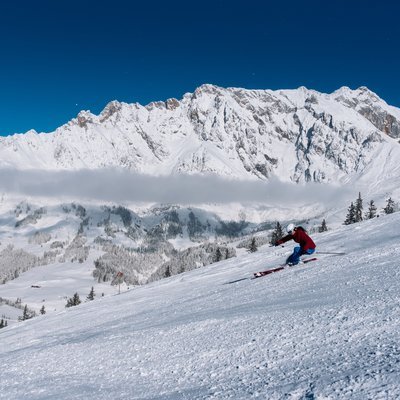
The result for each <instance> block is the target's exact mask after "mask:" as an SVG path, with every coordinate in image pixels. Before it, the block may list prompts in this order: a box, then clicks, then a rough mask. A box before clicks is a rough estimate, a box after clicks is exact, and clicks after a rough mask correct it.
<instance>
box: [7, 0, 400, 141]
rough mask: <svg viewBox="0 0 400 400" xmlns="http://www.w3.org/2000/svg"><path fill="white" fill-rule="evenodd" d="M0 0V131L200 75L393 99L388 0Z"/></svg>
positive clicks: (396, 58)
mask: <svg viewBox="0 0 400 400" xmlns="http://www.w3.org/2000/svg"><path fill="white" fill-rule="evenodd" d="M4 3H5V2H2V4H1V5H0V50H1V52H0V56H1V59H0V135H8V134H12V133H17V132H26V131H27V130H29V129H35V130H37V131H39V132H50V131H53V130H54V129H56V128H57V127H58V126H60V125H62V124H64V123H66V122H67V121H68V120H70V119H71V118H73V117H75V116H76V114H77V113H78V112H79V111H80V110H82V109H83V110H91V111H92V112H93V113H95V114H98V113H99V112H100V111H101V110H102V109H103V108H104V106H105V105H106V104H107V103H108V102H109V101H111V100H119V101H125V102H130V103H131V102H139V103H141V104H147V103H149V102H150V101H156V100H165V99H167V98H170V97H176V98H178V99H179V98H181V97H182V95H183V94H184V93H186V92H192V91H193V90H194V89H195V88H196V87H198V86H199V85H201V84H203V83H212V84H215V85H220V86H224V87H227V86H236V87H244V88H249V89H250V88H253V89H287V88H297V87H299V86H306V87H308V88H310V89H316V90H319V91H322V92H332V91H334V90H336V89H338V88H339V87H341V86H349V87H351V88H357V87H359V86H367V87H368V88H370V89H371V90H372V91H374V92H376V93H377V94H378V95H379V96H380V97H382V98H383V99H384V100H385V101H386V102H388V103H389V104H392V105H394V106H397V107H400V79H399V71H400V51H399V39H400V24H399V21H398V16H399V15H400V5H399V4H398V2H397V1H394V0H391V1H387V0H381V1H380V2H376V1H371V0H363V1H361V0H335V1H330V2H327V1H325V2H324V1H320V0H319V1H316V0H309V1H292V0H287V1H274V2H272V1H268V0H264V1H261V0H260V1H258V0H257V1H256V0H244V1H235V0H231V1H228V0H213V1H208V0H204V1H200V2H194V1H187V0H186V1H173V0H170V1H165V0H164V1H158V0H153V1H151V2H145V1H140V2H139V1H122V0H114V1H109V0H108V1H102V0H98V1H91V0H80V1H76V0H68V1H54V0H36V1H30V0H20V1H18V2H7V3H9V4H4Z"/></svg>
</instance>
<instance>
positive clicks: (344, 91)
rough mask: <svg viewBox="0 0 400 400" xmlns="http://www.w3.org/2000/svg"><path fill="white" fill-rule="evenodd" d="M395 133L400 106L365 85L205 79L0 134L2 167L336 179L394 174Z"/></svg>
mask: <svg viewBox="0 0 400 400" xmlns="http://www.w3.org/2000/svg"><path fill="white" fill-rule="evenodd" d="M399 139H400V109H398V108H395V107H392V106H390V105H388V104H386V102H385V101H383V100H382V99H380V98H379V97H378V96H377V95H376V94H374V93H373V92H371V91H370V90H368V89H367V88H366V87H360V88H358V89H356V90H351V89H349V88H347V87H342V88H340V89H339V90H337V91H335V92H333V93H331V94H323V93H319V92H317V91H315V90H308V89H306V88H305V87H300V88H298V89H295V90H277V91H272V90H246V89H239V88H221V87H217V86H214V85H209V84H207V85H203V86H200V87H199V88H197V89H196V90H195V91H194V93H188V94H185V95H184V96H183V98H182V99H181V100H177V99H169V100H167V101H165V102H164V101H159V102H153V103H150V104H148V105H146V106H142V105H140V104H137V103H135V104H126V103H121V102H118V101H113V102H111V103H109V104H108V105H107V106H106V107H105V108H104V110H103V111H102V112H101V113H100V114H99V115H94V114H92V113H90V112H89V111H81V112H80V113H79V114H78V116H77V117H76V118H74V119H73V120H71V121H69V122H68V123H67V124H65V125H63V126H61V127H59V128H58V129H56V130H55V131H54V132H51V133H36V132H35V131H33V130H31V131H29V132H27V133H25V134H16V135H13V136H9V137H3V138H0V167H1V168H17V169H20V170H21V169H22V170H26V169H38V170H52V171H55V170H79V169H99V168H106V167H108V168H109V167H112V168H123V169H126V170H129V171H132V172H137V173H142V174H149V175H153V176H154V175H157V176H159V175H171V174H179V173H187V174H194V173H200V174H215V175H218V176H222V177H226V178H230V179H245V180H249V179H250V180H255V179H259V180H269V179H271V178H277V179H279V180H280V181H284V182H296V183H302V182H318V183H340V184H343V183H348V182H354V181H356V180H358V179H360V178H362V177H363V176H364V175H367V176H369V178H368V180H369V183H370V184H375V183H376V182H370V180H371V179H373V180H375V181H381V180H382V179H386V178H387V177H388V176H392V175H393V174H397V173H398V167H399V165H400V162H399V160H400V146H399ZM383 160H384V162H383ZM371 171H374V172H373V173H372V172H371ZM371 174H372V175H373V176H371Z"/></svg>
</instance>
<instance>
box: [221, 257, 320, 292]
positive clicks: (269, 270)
mask: <svg viewBox="0 0 400 400" xmlns="http://www.w3.org/2000/svg"><path fill="white" fill-rule="evenodd" d="M316 260H317V258H316V257H313V258H306V259H304V260H301V261H300V264H307V263H309V262H311V261H316ZM288 267H289V268H290V265H287V264H284V265H280V266H279V267H276V268H271V269H267V270H265V271H260V272H254V274H253V277H252V278H249V277H245V278H239V279H235V280H233V281H229V282H225V283H224V285H230V284H232V283H236V282H241V281H246V280H248V279H256V278H261V277H262V276H265V275H269V274H273V273H274V272H278V271H282V270H284V269H286V268H288Z"/></svg>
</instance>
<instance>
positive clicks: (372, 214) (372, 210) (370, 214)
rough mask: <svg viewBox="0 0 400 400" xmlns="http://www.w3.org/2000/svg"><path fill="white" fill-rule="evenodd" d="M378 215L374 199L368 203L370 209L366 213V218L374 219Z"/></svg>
mask: <svg viewBox="0 0 400 400" xmlns="http://www.w3.org/2000/svg"><path fill="white" fill-rule="evenodd" d="M375 217H376V206H375V203H374V201H373V200H371V201H370V202H369V203H368V211H367V212H366V213H365V218H366V219H372V218H375Z"/></svg>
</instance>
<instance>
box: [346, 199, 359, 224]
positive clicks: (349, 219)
mask: <svg viewBox="0 0 400 400" xmlns="http://www.w3.org/2000/svg"><path fill="white" fill-rule="evenodd" d="M355 213H356V209H355V207H354V203H353V202H351V204H350V207H349V209H348V213H347V216H346V219H345V221H344V225H350V224H354V223H355V222H356V219H355Z"/></svg>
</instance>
